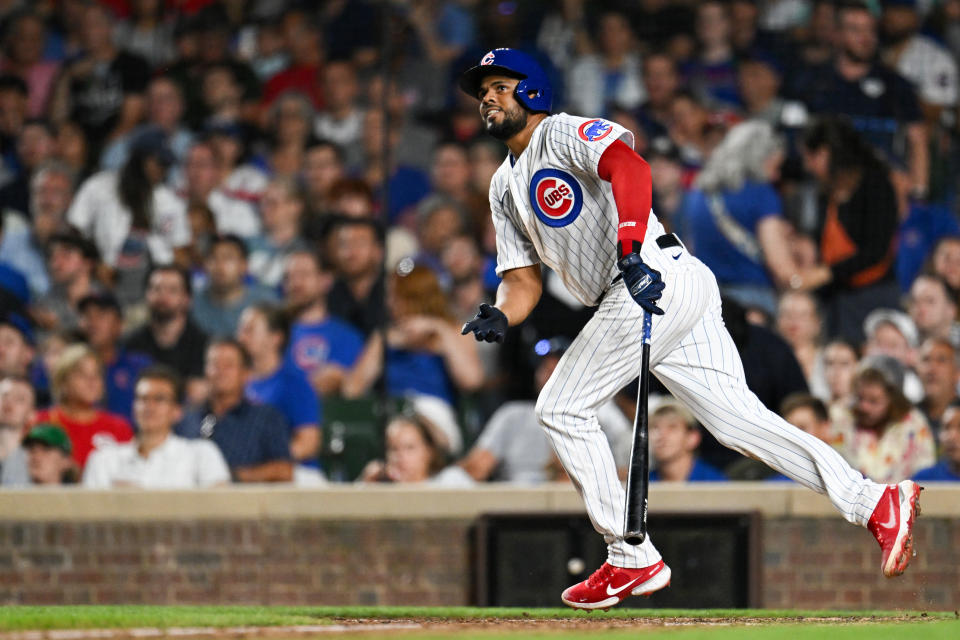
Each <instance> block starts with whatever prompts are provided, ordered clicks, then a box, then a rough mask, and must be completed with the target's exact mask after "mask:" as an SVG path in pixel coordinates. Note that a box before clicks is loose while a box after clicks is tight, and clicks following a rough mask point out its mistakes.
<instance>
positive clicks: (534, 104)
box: [460, 48, 553, 112]
mask: <svg viewBox="0 0 960 640" xmlns="http://www.w3.org/2000/svg"><path fill="white" fill-rule="evenodd" d="M489 75H504V76H510V77H511V78H518V79H519V80H520V82H519V83H518V84H517V88H516V89H515V90H514V94H515V95H516V97H517V101H518V102H520V104H522V105H523V106H524V107H526V108H527V109H529V110H530V111H545V112H549V111H550V105H551V104H552V103H553V89H552V88H551V87H550V80H549V79H548V78H547V74H546V73H544V71H543V69H542V68H541V67H540V65H539V64H537V61H536V60H534V59H533V58H531V57H530V56H528V55H527V54H525V53H523V52H522V51H517V50H516V49H506V48H504V49H494V50H493V51H490V52H488V53H487V54H486V55H485V56H483V58H481V59H480V64H478V65H477V66H475V67H471V68H470V69H467V70H466V71H464V72H463V75H461V76H460V88H461V89H463V90H464V91H465V92H466V93H468V94H469V95H471V96H473V97H474V98H476V97H477V95H478V94H479V92H480V82H481V81H482V80H483V78H484V77H485V76H489Z"/></svg>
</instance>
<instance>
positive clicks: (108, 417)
mask: <svg viewBox="0 0 960 640" xmlns="http://www.w3.org/2000/svg"><path fill="white" fill-rule="evenodd" d="M51 383H52V387H53V399H54V401H55V404H54V405H53V406H52V407H51V408H49V409H44V410H43V411H40V412H38V413H37V422H38V423H40V422H49V423H52V424H55V425H57V426H60V427H63V429H64V431H66V432H67V435H68V436H70V443H71V445H72V455H73V459H74V460H75V461H76V463H77V466H79V467H80V468H81V469H82V468H83V467H84V465H85V464H86V462H87V457H88V456H89V455H90V453H91V452H92V451H93V450H94V449H100V448H104V447H109V446H111V445H113V444H116V443H118V442H126V441H128V440H130V439H131V438H132V437H133V431H132V430H131V429H130V424H129V423H128V422H127V421H126V419H125V418H123V416H118V415H116V414H114V413H108V412H106V411H104V410H102V409H100V408H99V405H100V402H101V401H102V400H103V394H104V384H103V366H102V365H101V364H100V361H99V360H98V359H97V354H96V352H94V351H93V349H91V348H90V347H88V346H86V345H84V344H72V345H70V346H68V347H67V348H66V349H64V350H63V353H61V354H60V357H59V358H57V362H56V367H55V369H54V371H53V379H52V380H51Z"/></svg>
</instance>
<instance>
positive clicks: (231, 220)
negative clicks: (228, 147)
mask: <svg viewBox="0 0 960 640" xmlns="http://www.w3.org/2000/svg"><path fill="white" fill-rule="evenodd" d="M222 166H223V163H222V162H221V161H220V159H219V158H217V153H216V147H214V146H213V145H212V144H211V143H209V142H206V141H200V142H195V143H194V144H193V145H191V147H190V150H189V151H188V152H187V157H186V162H185V163H184V166H183V174H184V194H183V195H184V196H185V198H186V200H187V203H188V204H205V205H206V206H207V207H209V208H210V211H212V212H213V217H214V220H215V221H216V227H217V232H218V233H228V234H236V235H238V236H240V237H242V238H253V237H254V236H256V235H258V234H259V233H260V218H259V217H258V216H257V211H256V209H254V207H253V205H252V204H250V202H248V201H246V200H243V199H240V198H235V197H233V196H232V195H230V194H229V193H227V192H226V191H224V190H223V189H222V187H221V185H222V183H223V174H222V173H221V171H222Z"/></svg>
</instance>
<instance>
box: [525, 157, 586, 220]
mask: <svg viewBox="0 0 960 640" xmlns="http://www.w3.org/2000/svg"><path fill="white" fill-rule="evenodd" d="M530 204H531V205H532V206H533V212H534V213H535V214H537V217H538V218H539V219H540V222H542V223H544V224H545V225H547V226H550V227H565V226H567V225H568V224H570V223H571V222H573V221H574V220H576V219H577V216H579V215H580V209H581V208H583V190H582V189H581V188H580V183H579V182H577V181H576V179H575V178H574V177H573V176H572V175H570V174H569V173H567V172H566V171H561V170H559V169H540V170H539V171H537V172H536V173H535V174H533V178H531V180H530Z"/></svg>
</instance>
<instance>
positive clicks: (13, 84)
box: [0, 74, 27, 184]
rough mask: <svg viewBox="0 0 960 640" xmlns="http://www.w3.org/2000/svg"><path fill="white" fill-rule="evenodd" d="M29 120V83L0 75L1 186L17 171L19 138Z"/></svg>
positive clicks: (17, 77)
mask: <svg viewBox="0 0 960 640" xmlns="http://www.w3.org/2000/svg"><path fill="white" fill-rule="evenodd" d="M26 120H27V83H26V82H24V81H23V80H22V79H21V78H20V77H19V76H14V75H10V74H2V75H0V159H2V161H3V164H2V165H0V184H2V183H3V182H6V181H7V180H10V179H11V178H12V177H13V176H14V175H15V174H16V171H17V166H16V157H15V155H14V153H15V148H16V143H17V138H18V137H19V136H20V131H21V130H22V129H23V123H24V122H26Z"/></svg>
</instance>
